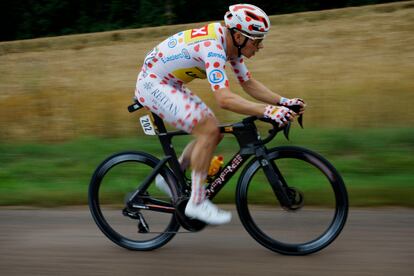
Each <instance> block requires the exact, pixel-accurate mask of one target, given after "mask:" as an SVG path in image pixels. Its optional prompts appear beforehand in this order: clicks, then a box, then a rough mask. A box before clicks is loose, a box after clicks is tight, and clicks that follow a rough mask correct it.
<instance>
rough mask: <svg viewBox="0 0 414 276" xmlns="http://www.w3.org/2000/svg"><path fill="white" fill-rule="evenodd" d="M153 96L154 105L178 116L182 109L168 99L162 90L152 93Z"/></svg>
mask: <svg viewBox="0 0 414 276" xmlns="http://www.w3.org/2000/svg"><path fill="white" fill-rule="evenodd" d="M150 93H151V95H152V97H153V98H152V102H153V104H154V105H156V106H158V107H159V108H161V109H163V110H164V111H168V112H171V113H172V114H174V116H177V114H178V112H179V111H180V108H179V107H178V105H177V104H175V102H174V101H171V100H170V98H168V96H167V94H165V93H164V92H163V91H161V90H160V89H158V88H157V89H155V90H154V91H152V92H150Z"/></svg>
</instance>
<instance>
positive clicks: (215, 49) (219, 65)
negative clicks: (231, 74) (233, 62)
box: [200, 40, 229, 91]
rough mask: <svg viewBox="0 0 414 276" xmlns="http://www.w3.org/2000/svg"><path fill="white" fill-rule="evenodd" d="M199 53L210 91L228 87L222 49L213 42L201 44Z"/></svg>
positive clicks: (224, 57) (224, 54)
mask: <svg viewBox="0 0 414 276" xmlns="http://www.w3.org/2000/svg"><path fill="white" fill-rule="evenodd" d="M201 45H202V46H201V49H200V50H201V51H202V56H203V60H204V63H205V67H206V75H207V79H208V81H209V83H210V86H211V90H213V91H216V90H218V89H221V88H228V87H229V80H228V78H227V75H226V71H225V69H226V60H227V58H226V53H225V51H224V49H223V47H222V46H221V45H220V44H219V43H218V42H217V41H214V40H211V41H206V42H204V43H201Z"/></svg>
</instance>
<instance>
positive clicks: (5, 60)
mask: <svg viewBox="0 0 414 276" xmlns="http://www.w3.org/2000/svg"><path fill="white" fill-rule="evenodd" d="M272 23H273V25H272V30H271V33H270V35H269V36H268V38H267V39H266V41H265V48H264V49H263V50H262V51H261V52H260V53H259V54H258V55H256V56H255V57H254V58H253V59H252V60H249V61H248V67H249V69H250V70H251V72H252V74H253V76H254V77H255V78H257V79H258V80H260V81H262V82H263V83H264V84H266V85H267V86H269V87H271V88H272V89H274V90H275V91H280V93H281V94H282V95H284V96H286V97H295V96H297V97H302V98H304V99H305V100H306V101H307V102H308V105H309V108H308V111H307V114H306V118H305V123H306V125H307V126H313V127H349V128H355V127H357V128H359V127H372V128H378V127H383V126H385V127H396V126H398V127H412V126H413V123H414V116H413V115H414V112H413V111H412V105H413V104H414V1H408V2H400V3H392V4H385V5H375V6H365V7H358V8H346V9H339V10H330V11H322V12H310V13H297V14H290V15H281V16H273V17H272ZM202 24H203V23H199V24H188V25H178V26H164V27H155V28H145V29H136V30H122V31H112V32H104V33H96V34H83V35H72V36H63V37H53V38H41V39H33V40H24V41H14V42H3V43H0V129H1V131H0V141H30V140H37V141H43V140H47V141H51V140H54V141H60V140H66V139H72V138H75V137H79V136H84V135H97V136H102V137H118V136H124V135H131V134H135V133H137V131H136V126H135V124H136V116H134V115H130V114H129V113H128V112H127V111H126V106H127V105H128V104H129V103H130V102H131V99H132V96H133V91H134V87H135V81H136V75H137V73H138V70H139V68H140V66H141V64H142V61H143V58H144V55H145V53H146V52H147V51H149V50H150V49H151V48H152V47H153V46H155V45H156V44H157V43H158V42H159V41H161V40H162V39H164V38H166V37H168V36H169V35H171V34H173V33H175V32H177V31H179V30H182V29H188V28H195V27H199V26H201V25H202ZM229 75H230V76H231V77H230V78H233V76H232V73H231V72H229ZM189 86H190V88H192V89H193V90H194V91H195V92H196V93H197V94H199V95H200V96H201V97H202V98H203V99H205V100H206V101H207V102H208V103H209V104H210V106H211V107H212V108H213V110H215V111H216V112H217V115H218V116H219V118H220V119H221V120H222V121H226V122H229V121H231V120H235V119H237V118H240V116H238V115H236V114H231V113H229V112H225V111H219V110H218V109H217V108H216V106H215V104H214V102H213V101H212V100H213V98H212V97H211V95H209V94H210V93H211V92H210V91H209V85H208V84H207V81H206V80H196V81H194V82H193V83H191V84H190V85H189ZM231 88H232V89H233V90H234V91H235V92H236V93H241V94H242V92H241V89H240V88H239V87H238V86H237V85H236V83H235V81H234V78H233V82H232V83H231Z"/></svg>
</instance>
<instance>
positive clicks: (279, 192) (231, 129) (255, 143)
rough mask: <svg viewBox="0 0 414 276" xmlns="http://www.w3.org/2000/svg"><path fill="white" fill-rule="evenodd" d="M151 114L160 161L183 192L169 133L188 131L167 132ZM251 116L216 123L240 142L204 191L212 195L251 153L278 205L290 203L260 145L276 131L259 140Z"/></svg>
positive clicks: (184, 187) (184, 186) (143, 186)
mask: <svg viewBox="0 0 414 276" xmlns="http://www.w3.org/2000/svg"><path fill="white" fill-rule="evenodd" d="M140 108H142V106H141V105H140V104H139V103H136V104H135V105H131V106H129V107H128V110H129V111H130V112H133V111H136V110H138V109H140ZM151 114H152V118H153V122H154V124H155V126H156V128H157V131H158V134H157V135H158V138H159V140H160V143H161V145H162V148H163V151H164V154H165V156H166V157H165V158H164V159H163V160H161V163H166V162H168V165H169V166H170V168H171V170H172V171H173V172H174V174H175V176H176V178H177V179H176V180H177V182H178V186H179V188H180V189H181V191H182V192H183V193H185V191H186V190H188V189H189V187H188V184H187V182H186V180H185V179H186V178H185V176H184V172H183V171H182V170H181V166H180V163H179V162H178V158H177V154H176V152H175V150H174V147H173V145H172V137H174V136H179V135H188V134H189V133H187V132H185V131H181V130H179V131H170V132H168V131H167V130H166V128H165V124H164V121H163V120H162V119H161V118H160V117H159V116H158V115H157V114H155V113H151ZM255 120H257V118H256V117H249V118H247V119H244V120H243V121H242V122H239V123H235V124H231V125H223V126H220V133H224V134H233V135H234V136H235V137H236V139H237V141H238V143H239V146H240V151H239V152H237V153H236V154H235V155H234V156H233V158H232V159H231V160H230V161H228V163H227V164H226V165H225V166H224V167H223V168H222V169H221V170H220V171H219V173H218V174H217V175H215V176H214V177H213V179H212V180H211V182H210V184H208V186H207V187H206V195H207V197H208V198H209V199H213V198H214V197H215V196H216V195H217V194H218V192H219V191H220V190H221V189H222V188H223V187H224V185H225V184H226V183H227V182H228V181H229V180H230V178H231V177H232V176H233V175H234V174H235V173H236V172H237V171H238V170H239V169H240V168H241V167H242V166H243V164H244V163H245V162H246V161H247V160H248V159H249V158H250V157H251V156H253V155H254V156H256V158H257V160H258V161H259V162H260V164H261V167H262V169H263V171H264V173H265V175H266V177H267V179H268V181H269V183H270V184H271V186H272V189H273V192H274V193H275V195H276V196H277V198H278V199H279V201H280V204H281V205H282V207H286V206H291V200H290V199H289V197H288V195H287V192H286V189H285V188H286V187H287V184H286V183H285V181H284V179H283V177H282V176H281V175H280V172H279V170H278V168H277V166H276V164H274V162H271V161H270V160H268V159H267V155H266V154H267V149H266V147H265V146H264V144H265V143H267V142H269V141H270V140H271V139H272V138H273V137H274V136H275V135H276V132H274V133H273V134H271V135H269V137H267V138H266V139H264V140H261V138H260V136H259V133H258V130H257V127H256V125H255V124H254V121H255ZM160 169H161V167H160V166H157V167H156V168H154V170H153V172H152V173H151V174H150V176H149V177H147V179H146V181H144V182H143V183H142V184H141V186H140V188H139V189H138V191H137V193H136V194H139V190H141V191H145V190H146V185H149V183H150V182H151V181H152V180H153V179H154V178H155V176H156V175H157V174H158V172H159V170H160ZM279 176H280V177H279ZM132 198H134V196H133V197H131V199H132Z"/></svg>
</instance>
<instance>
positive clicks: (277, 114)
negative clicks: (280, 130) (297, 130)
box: [264, 105, 296, 127]
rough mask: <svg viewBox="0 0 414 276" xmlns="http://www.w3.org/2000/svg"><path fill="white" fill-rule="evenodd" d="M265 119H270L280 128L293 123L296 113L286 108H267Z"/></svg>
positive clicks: (272, 106) (271, 106) (269, 106)
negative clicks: (290, 122)
mask: <svg viewBox="0 0 414 276" xmlns="http://www.w3.org/2000/svg"><path fill="white" fill-rule="evenodd" d="M264 117H265V118H270V119H272V120H273V121H275V122H276V123H277V124H278V125H279V127H283V126H284V125H287V124H288V123H289V121H293V120H294V119H295V117H296V113H295V112H293V111H292V110H290V109H289V108H287V107H284V106H274V105H268V106H266V109H265V112H264Z"/></svg>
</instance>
